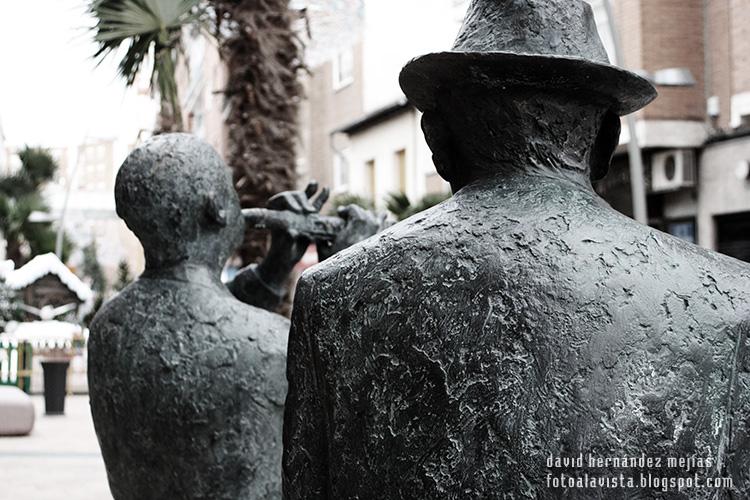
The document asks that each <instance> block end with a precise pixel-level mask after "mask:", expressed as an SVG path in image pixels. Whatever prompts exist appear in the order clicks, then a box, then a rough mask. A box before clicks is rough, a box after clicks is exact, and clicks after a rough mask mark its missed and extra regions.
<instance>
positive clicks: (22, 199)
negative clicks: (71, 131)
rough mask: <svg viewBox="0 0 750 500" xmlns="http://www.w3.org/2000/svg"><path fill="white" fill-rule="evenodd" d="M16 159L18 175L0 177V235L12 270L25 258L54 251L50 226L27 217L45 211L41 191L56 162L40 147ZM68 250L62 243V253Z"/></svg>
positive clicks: (25, 152) (24, 150)
mask: <svg viewBox="0 0 750 500" xmlns="http://www.w3.org/2000/svg"><path fill="white" fill-rule="evenodd" d="M18 156H19V158H20V159H21V168H20V169H19V170H18V172H16V173H14V174H12V175H9V176H6V177H1V178H0V232H2V235H3V237H4V238H5V241H6V250H5V251H6V256H7V258H8V259H11V260H13V261H14V262H15V263H16V267H19V266H21V265H22V264H23V263H24V262H25V259H26V258H27V257H30V256H34V255H39V254H42V253H47V252H52V251H54V250H55V240H56V233H55V231H54V230H53V229H52V227H51V224H50V223H49V222H36V221H34V220H33V217H32V216H31V215H32V214H34V213H43V212H47V211H48V210H49V209H48V207H47V205H46V204H45V203H44V201H43V199H42V196H41V189H42V187H43V185H44V184H45V183H46V182H47V181H50V180H51V179H52V178H53V177H54V175H55V171H56V170H57V163H55V160H54V159H53V158H52V155H50V153H49V151H47V150H45V149H42V148H30V147H26V148H24V149H22V150H21V151H20V152H19V153H18ZM25 247H28V248H25ZM69 250H70V243H69V242H68V241H65V245H64V253H67V252H68V251H69Z"/></svg>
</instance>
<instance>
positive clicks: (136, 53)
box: [88, 0, 203, 85]
mask: <svg viewBox="0 0 750 500" xmlns="http://www.w3.org/2000/svg"><path fill="white" fill-rule="evenodd" d="M88 11H89V13H90V14H91V15H93V17H94V18H95V20H96V24H95V26H94V27H93V28H92V30H93V32H94V41H95V42H97V44H98V48H97V52H96V53H95V54H94V58H95V59H97V60H99V61H100V62H101V60H102V59H104V58H106V57H107V56H109V55H110V54H112V53H113V52H116V51H117V50H118V49H119V48H120V47H121V46H122V45H123V44H127V46H128V48H127V51H126V52H125V55H124V56H123V57H122V59H121V60H120V63H119V73H120V75H121V76H122V77H123V78H125V81H126V82H127V84H128V85H132V84H133V82H134V81H135V78H136V76H137V75H138V72H139V71H140V70H141V66H142V64H143V62H144V61H145V60H146V59H147V56H148V54H149V52H150V51H151V50H152V49H153V50H154V51H155V52H161V51H171V50H172V49H173V48H174V47H175V46H176V45H177V43H178V41H179V35H180V32H181V29H182V27H183V26H184V25H186V24H189V23H192V22H197V21H198V20H200V19H201V17H202V15H203V9H202V7H201V1H200V0H92V1H91V3H90V4H89V8H88ZM154 71H155V72H158V71H159V68H157V67H154ZM156 76H157V75H154V77H156ZM163 77H164V78H170V77H171V78H172V79H173V76H171V75H164V76H163Z"/></svg>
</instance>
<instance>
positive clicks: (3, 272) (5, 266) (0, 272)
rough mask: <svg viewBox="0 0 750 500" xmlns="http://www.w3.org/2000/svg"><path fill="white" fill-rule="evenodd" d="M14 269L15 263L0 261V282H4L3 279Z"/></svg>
mask: <svg viewBox="0 0 750 500" xmlns="http://www.w3.org/2000/svg"><path fill="white" fill-rule="evenodd" d="M15 268H16V264H15V262H13V261H12V260H0V281H5V278H6V277H7V276H8V274H10V273H11V272H12V271H13V270H14V269H15Z"/></svg>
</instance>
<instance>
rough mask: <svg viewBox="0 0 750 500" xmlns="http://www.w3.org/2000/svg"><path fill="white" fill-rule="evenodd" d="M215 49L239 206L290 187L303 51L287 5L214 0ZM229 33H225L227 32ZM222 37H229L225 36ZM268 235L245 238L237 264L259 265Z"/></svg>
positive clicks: (260, 202)
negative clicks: (223, 69) (224, 73)
mask: <svg viewBox="0 0 750 500" xmlns="http://www.w3.org/2000/svg"><path fill="white" fill-rule="evenodd" d="M211 3H212V5H213V6H214V8H215V9H216V13H217V19H219V20H220V21H219V22H220V23H221V27H223V28H224V29H222V30H219V29H217V34H218V38H219V41H220V50H221V54H222V57H223V58H224V60H225V62H226V64H227V69H228V79H227V81H228V84H227V88H226V90H225V91H226V98H227V99H228V100H229V105H230V113H229V117H228V119H227V128H228V138H229V141H228V142H229V147H228V158H227V160H228V163H229V164H230V166H232V169H233V172H234V182H235V187H236V189H237V191H238V193H239V196H240V201H241V203H242V206H243V208H252V207H261V206H264V205H265V202H266V200H268V198H269V197H270V196H272V195H274V194H276V193H278V192H280V191H285V190H289V189H293V188H294V187H295V185H296V169H295V163H296V146H297V137H298V123H297V119H298V102H299V99H300V96H301V94H302V89H301V86H300V83H299V80H298V72H299V70H300V69H302V68H303V62H302V56H301V53H302V47H301V45H300V43H299V39H298V37H297V36H296V34H295V32H294V29H293V21H294V14H293V12H292V11H291V10H290V9H289V7H288V3H289V2H288V0H212V1H211ZM227 27H230V28H231V30H227V29H226V28H227ZM227 33H228V34H227ZM266 240H267V237H266V236H264V235H258V233H257V232H256V231H253V232H252V233H250V232H248V233H246V235H245V241H244V243H243V245H242V247H241V249H240V257H241V258H242V260H243V263H245V264H248V263H251V262H256V261H258V260H259V259H260V258H261V257H262V256H263V255H264V254H265V252H266V247H267V241H266Z"/></svg>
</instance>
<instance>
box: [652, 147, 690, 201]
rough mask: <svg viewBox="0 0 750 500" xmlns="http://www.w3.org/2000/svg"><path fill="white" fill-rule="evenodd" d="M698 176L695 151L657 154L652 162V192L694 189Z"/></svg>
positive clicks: (682, 150)
mask: <svg viewBox="0 0 750 500" xmlns="http://www.w3.org/2000/svg"><path fill="white" fill-rule="evenodd" d="M696 176H697V174H696V165H695V151H693V150H692V149H674V150H671V151H664V152H661V153H656V154H655V155H654V156H653V158H652V160H651V190H652V191H653V192H654V193H663V192H667V191H677V190H679V189H683V188H688V187H693V186H695V182H696Z"/></svg>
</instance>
